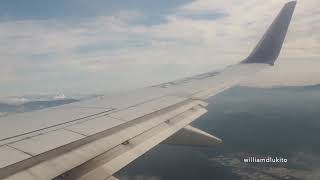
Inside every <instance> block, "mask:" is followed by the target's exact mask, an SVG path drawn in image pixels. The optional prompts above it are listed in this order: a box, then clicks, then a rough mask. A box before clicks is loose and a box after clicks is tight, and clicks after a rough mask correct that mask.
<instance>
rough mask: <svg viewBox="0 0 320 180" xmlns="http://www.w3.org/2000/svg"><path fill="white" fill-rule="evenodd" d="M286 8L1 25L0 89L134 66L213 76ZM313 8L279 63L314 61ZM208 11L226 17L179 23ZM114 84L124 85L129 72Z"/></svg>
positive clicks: (301, 9)
mask: <svg viewBox="0 0 320 180" xmlns="http://www.w3.org/2000/svg"><path fill="white" fill-rule="evenodd" d="M284 2H286V1H285V0H280V1H279V0H269V1H264V0H246V1H243V0H231V1H222V0H221V1H211V0H196V1H193V2H191V3H189V4H186V5H183V6H181V7H179V8H177V9H176V12H173V13H171V14H167V15H166V21H163V22H159V23H158V24H156V23H155V24H153V25H145V24H143V23H137V22H139V20H141V19H143V18H145V17H146V16H148V15H147V14H142V13H140V12H138V11H122V12H121V13H118V14H114V15H113V16H102V17H95V18H88V19H82V21H78V22H71V21H63V22H62V21H58V20H28V21H27V20H25V21H2V22H0V39H1V42H2V43H1V44H0V54H1V59H2V65H1V67H0V83H1V84H2V85H5V86H8V87H10V86H11V85H12V84H19V83H20V82H21V81H24V82H25V83H27V82H32V83H33V84H34V83H35V81H39V82H38V84H40V83H43V82H46V81H48V79H50V76H51V75H52V74H54V75H53V76H58V75H57V74H61V76H62V77H63V74H65V73H70V72H71V73H74V76H77V75H79V74H81V73H83V72H85V73H93V72H94V73H96V74H97V75H95V76H94V77H95V78H97V77H101V79H102V78H103V76H105V75H108V74H106V71H108V69H110V68H113V67H114V66H117V67H119V66H123V67H124V69H126V67H125V66H128V67H129V66H131V65H132V64H190V65H191V66H193V65H194V64H210V65H211V66H212V67H213V68H214V67H215V66H217V65H218V66H221V65H227V64H232V63H235V62H238V61H240V60H242V58H245V56H247V55H248V53H249V52H250V50H251V49H252V48H253V47H254V45H255V43H256V42H257V41H258V39H259V38H260V37H261V36H262V34H263V33H264V31H265V30H266V28H267V26H268V25H269V24H270V23H271V21H272V20H273V18H274V17H275V15H276V14H277V12H278V11H279V10H280V8H281V7H282V5H283V4H284ZM319 5H320V4H319V1H318V0H304V1H302V0H301V1H299V2H298V5H297V8H296V13H295V15H294V18H293V23H292V24H291V27H290V30H289V34H288V37H287V39H286V43H285V44H284V50H283V52H282V54H281V58H282V59H290V58H292V57H295V58H309V57H312V58H313V59H317V58H318V57H319V55H320V51H319V50H318V49H319V48H320V35H319V33H318V32H319V30H320V24H319V23H317V22H320V12H319V11H318V10H317V8H315V7H318V6H319ZM210 11H219V12H223V13H224V14H225V15H226V16H225V17H223V18H218V19H212V20H210V19H208V18H206V19H199V18H196V19H194V18H192V17H188V16H181V14H187V13H192V14H197V13H202V12H210ZM48 54H49V55H50V57H46V55H48ZM35 56H39V57H40V58H39V57H38V58H35ZM41 58H43V59H41ZM146 67H147V66H146ZM141 70H143V69H141ZM99 73H100V76H99ZM111 76H114V75H111ZM118 76H123V77H128V78H129V77H130V72H126V73H124V72H121V73H119V74H118ZM123 79H125V78H123ZM129 79H130V78H129ZM129 79H128V80H129ZM66 82H67V80H66V81H64V83H66ZM32 83H31V84H32ZM81 83H84V84H83V86H86V84H85V83H86V82H84V81H83V82H81ZM58 84H59V83H58ZM60 85H62V86H64V85H65V86H67V85H68V84H63V83H60ZM17 86H18V85H17ZM38 87H41V85H38ZM57 88H59V87H57ZM104 88H105V89H106V88H107V87H104ZM6 89H7V90H8V89H9V88H6ZM30 89H32V88H30ZM34 90H35V91H37V89H36V88H34ZM0 91H1V93H5V92H4V90H3V92H2V90H1V89H0ZM39 91H42V90H39Z"/></svg>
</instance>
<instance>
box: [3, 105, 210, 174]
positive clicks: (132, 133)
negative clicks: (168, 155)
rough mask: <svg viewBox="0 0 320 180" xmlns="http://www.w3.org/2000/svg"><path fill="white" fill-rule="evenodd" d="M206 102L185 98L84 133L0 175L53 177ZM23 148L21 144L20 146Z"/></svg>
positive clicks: (6, 168)
mask: <svg viewBox="0 0 320 180" xmlns="http://www.w3.org/2000/svg"><path fill="white" fill-rule="evenodd" d="M206 105H207V104H206V103H204V102H202V101H198V100H187V101H185V102H182V103H179V104H176V105H174V106H170V107H167V108H164V109H162V110H159V111H157V112H154V113H152V114H148V115H146V116H143V117H140V118H138V119H136V120H134V121H129V122H127V123H123V124H121V125H119V126H116V127H113V128H111V129H108V130H105V131H102V132H99V133H97V134H94V135H91V136H88V137H86V138H83V139H80V140H78V141H75V142H72V143H70V144H67V145H64V146H61V147H58V148H55V149H53V150H51V151H48V152H45V153H42V154H39V155H36V156H33V157H31V158H29V159H26V160H24V161H21V162H18V163H16V164H13V165H10V166H7V167H4V168H2V169H1V170H0V178H4V177H9V179H10V178H11V175H14V176H13V177H16V176H17V175H18V174H20V173H22V175H25V173H26V172H27V173H31V174H33V175H36V176H37V177H40V178H41V179H50V178H54V177H56V176H58V175H60V174H63V173H65V172H67V171H69V170H70V169H73V168H75V167H77V166H79V165H81V164H83V163H85V162H87V161H89V160H90V159H93V158H95V157H97V156H99V155H100V154H103V153H105V152H107V151H109V150H111V149H113V148H114V147H117V146H121V145H122V143H125V142H126V141H128V140H130V139H132V138H134V137H136V136H139V135H141V134H144V133H145V132H147V131H149V130H150V129H154V128H155V127H157V126H159V125H160V124H164V123H165V122H166V121H168V120H169V119H172V118H173V117H175V116H178V115H179V114H181V113H184V112H186V111H189V110H190V109H193V108H194V107H196V106H201V107H203V106H206ZM20 148H23V147H20Z"/></svg>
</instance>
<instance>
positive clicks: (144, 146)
mask: <svg viewBox="0 0 320 180" xmlns="http://www.w3.org/2000/svg"><path fill="white" fill-rule="evenodd" d="M206 112H207V110H206V109H204V108H203V107H201V106H196V107H194V108H192V109H189V110H187V111H185V112H183V113H181V114H179V115H177V116H175V117H173V118H171V119H170V121H167V122H163V123H161V124H159V125H158V126H156V127H154V128H152V129H150V130H148V131H146V132H144V133H142V134H140V135H138V136H136V137H134V138H132V139H130V140H128V141H127V143H124V144H120V145H118V146H117V147H115V148H113V149H111V150H109V151H107V152H105V153H103V154H101V155H99V156H98V157H96V158H94V159H92V160H90V161H88V162H86V163H84V164H82V165H81V166H79V167H76V168H74V169H72V170H71V171H68V172H67V173H66V174H63V175H62V176H63V177H64V178H65V179H83V180H84V179H97V180H99V179H101V180H103V179H106V178H108V177H110V176H112V175H113V174H114V173H115V172H117V171H119V170H120V169H121V168H123V167H124V166H126V165H127V164H129V163H130V162H132V161H133V160H135V159H136V158H138V157H139V156H141V155H142V154H144V153H145V152H147V151H149V150H150V149H151V148H153V147H154V146H156V145H157V144H159V143H161V142H162V141H163V140H165V139H166V138H168V137H170V136H171V135H172V134H174V133H176V132H177V131H179V130H180V129H181V128H183V127H184V126H186V125H188V124H189V123H191V122H192V121H193V120H195V119H197V118H198V117H199V116H201V115H203V114H204V113H206Z"/></svg>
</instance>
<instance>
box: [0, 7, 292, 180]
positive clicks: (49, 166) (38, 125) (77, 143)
mask: <svg viewBox="0 0 320 180" xmlns="http://www.w3.org/2000/svg"><path fill="white" fill-rule="evenodd" d="M295 5H296V1H292V2H289V3H287V4H285V5H284V7H283V8H282V10H281V11H280V13H279V14H278V16H277V17H276V19H275V20H274V22H273V23H272V24H271V26H270V27H269V28H268V30H267V32H266V33H265V34H264V36H263V37H262V39H261V40H260V41H259V43H258V44H257V46H256V47H255V49H254V50H253V51H252V53H251V54H250V55H249V56H248V57H247V58H246V59H245V60H243V61H242V62H241V63H240V64H236V65H234V66H231V67H228V68H226V69H225V70H224V71H222V72H209V73H204V74H201V75H197V76H194V77H190V78H185V79H181V80H177V81H172V82H169V83H164V84H160V85H155V86H152V87H147V88H144V89H139V90H137V91H134V92H131V93H127V94H121V95H117V96H112V97H111V96H105V97H99V98H96V99H93V100H88V101H83V102H79V103H73V104H70V105H64V106H61V107H57V108H49V109H46V110H40V111H38V112H31V113H25V114H20V115H14V116H10V117H5V118H0V125H1V126H0V179H7V180H16V179H17V180H20V179H25V180H39V179H115V178H114V177H113V174H114V173H115V172H117V171H118V170H120V169H121V168H123V167H124V166H126V165H127V164H129V163H130V162H132V161H133V160H134V159H136V158H138V157H139V156H141V155H142V154H144V153H145V152H147V151H149V150H150V149H151V148H153V147H154V146H156V145H157V144H159V143H161V142H164V143H169V144H178V145H197V146H202V145H203V146H212V145H215V144H220V143H221V142H222V141H221V139H219V138H217V137H214V136H212V135H210V134H208V133H206V132H203V131H201V130H199V129H196V128H193V127H192V126H190V125H189V124H190V123H191V122H193V121H194V120H195V119H197V118H198V117H199V116H201V115H203V114H204V113H205V112H206V111H207V110H206V109H205V107H206V105H207V104H206V103H205V102H204V101H205V100H206V99H207V98H208V97H210V96H214V95H216V94H217V93H219V92H221V91H224V90H225V89H228V88H230V87H232V86H233V85H235V84H237V83H239V82H240V81H241V80H242V79H244V78H248V77H251V76H252V75H253V74H254V73H257V72H259V71H261V70H263V69H264V68H266V67H269V66H270V65H273V64H274V62H275V61H276V59H277V58H278V56H279V53H280V50H281V47H282V44H283V41H284V39H285V35H286V32H287V29H288V27H289V23H290V21H291V17H292V14H293V11H294V8H295ZM71 110H72V111H71ZM55 114H56V115H55ZM47 118H48V119H50V121H48V120H47V121H45V120H46V119H47ZM20 120H25V121H27V122H30V124H27V125H26V126H23V127H21V126H20V125H19V124H18V123H19V122H20V123H21V121H20ZM38 147H39V148H38Z"/></svg>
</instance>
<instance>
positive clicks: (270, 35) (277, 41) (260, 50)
mask: <svg viewBox="0 0 320 180" xmlns="http://www.w3.org/2000/svg"><path fill="white" fill-rule="evenodd" d="M296 3H297V2H296V1H291V2H288V3H286V4H285V5H284V7H283V8H282V9H281V11H280V13H279V14H278V16H277V17H276V19H275V20H274V21H273V23H272V24H271V25H270V27H269V28H268V30H267V32H266V33H265V34H264V35H263V37H262V39H261V40H260V41H259V43H258V44H257V46H256V47H255V48H254V50H253V51H252V52H251V54H250V55H249V56H248V57H247V58H246V59H245V60H243V61H242V63H264V64H270V65H273V64H274V62H275V61H276V60H277V58H278V56H279V53H280V50H281V47H282V44H283V41H284V39H285V36H286V33H287V30H288V27H289V24H290V21H291V18H292V14H293V11H294V8H295V6H296Z"/></svg>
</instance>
